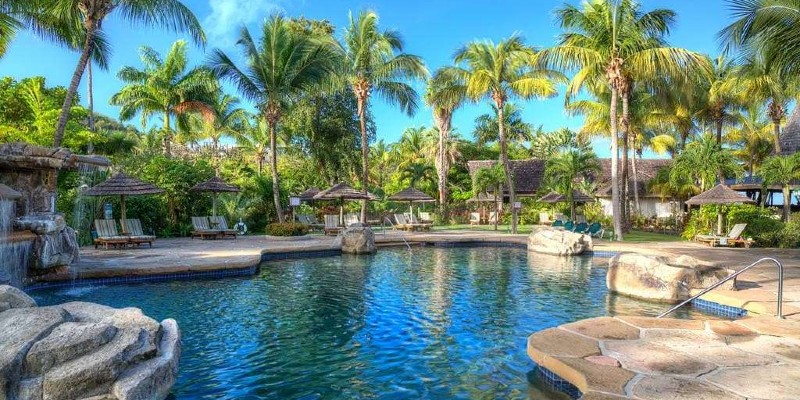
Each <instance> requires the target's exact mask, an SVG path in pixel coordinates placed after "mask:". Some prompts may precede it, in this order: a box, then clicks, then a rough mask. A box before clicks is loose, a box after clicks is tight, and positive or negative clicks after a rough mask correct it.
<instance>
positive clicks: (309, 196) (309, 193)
mask: <svg viewBox="0 0 800 400" xmlns="http://www.w3.org/2000/svg"><path fill="white" fill-rule="evenodd" d="M319 192H320V190H319V189H317V188H315V187H312V188H309V189H307V190H306V191H305V192H303V193H300V194H299V195H297V197H299V198H300V200H302V201H309V200H314V196H316V195H317V193H319Z"/></svg>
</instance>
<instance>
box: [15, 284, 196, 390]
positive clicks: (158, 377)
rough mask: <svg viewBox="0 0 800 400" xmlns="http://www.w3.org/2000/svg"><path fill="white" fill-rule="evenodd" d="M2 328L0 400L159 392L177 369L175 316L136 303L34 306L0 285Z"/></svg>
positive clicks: (168, 385)
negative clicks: (153, 314)
mask: <svg viewBox="0 0 800 400" xmlns="http://www.w3.org/2000/svg"><path fill="white" fill-rule="evenodd" d="M0 332H2V336H1V337H2V340H0V400H5V399H9V400H12V399H19V400H26V399H44V400H60V399H65V400H66V399H83V398H93V399H94V398H97V399H109V400H111V399H119V400H123V399H130V400H133V399H142V400H144V399H163V398H165V397H167V395H168V394H169V391H170V389H171V388H172V385H173V384H174V383H175V378H176V376H177V371H178V359H179V358H180V349H181V348H180V331H179V330H178V325H177V323H176V322H175V320H173V319H166V320H164V321H162V322H161V323H158V322H156V321H155V320H153V319H152V318H149V317H147V316H145V315H144V314H142V312H141V310H139V309H138V308H124V309H115V308H111V307H107V306H103V305H99V304H94V303H85V302H72V303H65V304H61V305H57V306H50V307H37V306H36V303H35V302H34V301H33V299H31V298H30V297H28V296H27V295H26V294H25V293H24V292H22V291H21V290H19V289H16V288H13V287H11V286H0Z"/></svg>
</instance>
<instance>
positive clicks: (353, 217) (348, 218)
mask: <svg viewBox="0 0 800 400" xmlns="http://www.w3.org/2000/svg"><path fill="white" fill-rule="evenodd" d="M359 222H361V219H359V218H358V214H345V215H344V226H350V225H353V224H357V223H359Z"/></svg>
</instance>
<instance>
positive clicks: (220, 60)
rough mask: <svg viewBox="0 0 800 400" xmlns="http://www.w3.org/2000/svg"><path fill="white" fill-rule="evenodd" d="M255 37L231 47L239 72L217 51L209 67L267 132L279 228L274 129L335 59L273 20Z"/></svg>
mask: <svg viewBox="0 0 800 400" xmlns="http://www.w3.org/2000/svg"><path fill="white" fill-rule="evenodd" d="M261 34H262V37H261V40H259V41H258V42H256V41H255V40H254V39H253V37H252V36H251V35H250V31H249V30H248V29H247V28H246V27H245V28H242V30H241V32H240V34H239V40H238V41H237V45H238V46H239V48H240V49H241V50H242V53H243V56H244V58H245V60H246V61H245V67H244V69H242V68H239V67H238V66H237V65H236V63H234V62H233V60H231V59H230V58H229V57H228V56H227V55H226V54H225V53H224V52H223V51H222V50H219V49H216V50H214V52H213V53H212V55H211V58H210V60H209V64H210V66H211V68H212V70H214V72H215V73H216V74H217V76H219V77H221V78H224V79H227V80H228V81H230V82H231V83H233V85H234V86H236V88H237V89H238V91H239V93H240V94H241V95H242V96H243V97H244V98H246V99H248V100H250V101H252V102H253V103H255V104H256V107H257V109H258V110H259V113H260V116H261V117H262V118H264V120H265V121H266V123H267V125H268V127H269V131H270V135H269V136H270V152H269V153H270V169H271V172H272V186H273V188H274V190H273V201H274V202H275V211H276V213H277V215H278V221H279V222H281V223H282V222H283V220H284V218H283V210H282V208H281V199H280V179H279V177H278V154H277V129H278V124H279V123H280V121H281V117H282V116H283V115H284V113H285V112H286V110H287V109H288V107H289V106H290V103H291V101H292V99H293V98H294V97H295V96H297V95H298V94H300V93H302V92H303V91H306V90H309V89H311V88H313V87H317V86H319V85H321V84H323V83H324V82H325V81H326V80H327V79H329V78H330V76H331V72H332V68H333V62H334V60H335V56H336V55H335V53H334V51H333V48H332V47H331V45H330V43H328V42H325V41H320V40H317V39H316V38H314V37H312V36H309V35H307V34H305V33H303V32H297V31H294V30H292V29H291V27H290V26H289V23H288V22H287V21H286V20H285V19H284V18H283V17H281V16H280V15H277V14H275V15H273V16H272V17H271V18H270V19H269V20H267V21H265V22H264V25H263V26H262V29H261Z"/></svg>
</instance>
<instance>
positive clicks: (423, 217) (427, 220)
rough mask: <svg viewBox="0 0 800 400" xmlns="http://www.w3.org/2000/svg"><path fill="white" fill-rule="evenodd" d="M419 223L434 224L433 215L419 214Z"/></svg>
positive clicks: (427, 213)
mask: <svg viewBox="0 0 800 400" xmlns="http://www.w3.org/2000/svg"><path fill="white" fill-rule="evenodd" d="M419 222H421V223H423V224H432V223H433V218H431V213H429V212H421V213H419Z"/></svg>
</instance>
